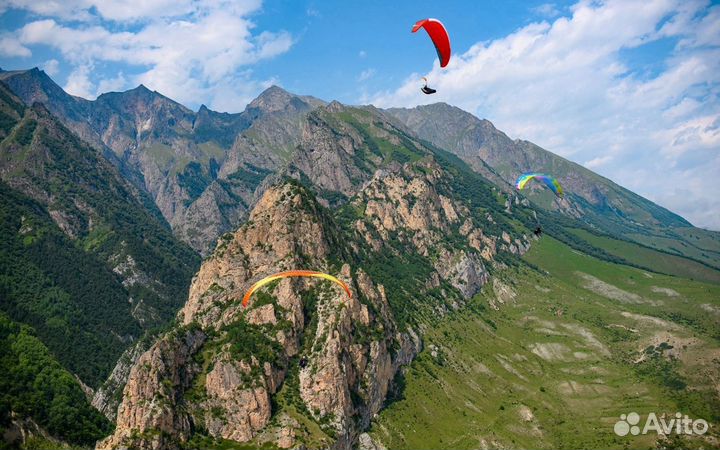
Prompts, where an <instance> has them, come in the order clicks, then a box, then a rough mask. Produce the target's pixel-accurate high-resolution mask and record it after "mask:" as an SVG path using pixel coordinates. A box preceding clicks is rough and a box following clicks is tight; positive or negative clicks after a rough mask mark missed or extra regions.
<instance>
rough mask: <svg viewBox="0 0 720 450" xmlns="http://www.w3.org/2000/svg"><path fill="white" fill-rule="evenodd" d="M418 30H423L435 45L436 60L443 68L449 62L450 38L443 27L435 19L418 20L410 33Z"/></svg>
mask: <svg viewBox="0 0 720 450" xmlns="http://www.w3.org/2000/svg"><path fill="white" fill-rule="evenodd" d="M420 28H425V31H427V34H428V35H429V36H430V39H432V41H433V44H435V50H437V54H438V59H440V67H445V66H447V65H448V63H449V62H450V53H451V51H450V36H448V32H447V30H446V29H445V26H444V25H443V24H442V22H440V21H439V20H437V19H423V20H419V21H418V22H417V23H416V24H415V26H414V27H413V28H412V32H413V33H414V32H416V31H417V30H419V29H420Z"/></svg>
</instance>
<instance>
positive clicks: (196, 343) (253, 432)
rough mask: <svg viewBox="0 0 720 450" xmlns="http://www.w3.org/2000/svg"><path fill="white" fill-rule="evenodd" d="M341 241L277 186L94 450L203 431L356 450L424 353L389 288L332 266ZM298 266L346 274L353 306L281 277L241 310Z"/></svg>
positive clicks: (323, 288) (145, 362) (147, 363)
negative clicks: (396, 382)
mask: <svg viewBox="0 0 720 450" xmlns="http://www.w3.org/2000/svg"><path fill="white" fill-rule="evenodd" d="M339 232H340V231H339V229H338V228H337V226H336V225H335V224H334V223H333V221H332V220H331V219H330V218H329V217H328V216H327V213H326V212H325V210H324V209H323V208H322V207H321V206H320V204H319V203H318V202H317V200H316V199H315V198H314V196H313V195H312V193H311V192H310V191H309V190H308V189H306V188H304V187H303V186H301V185H299V184H298V183H297V182H295V181H292V180H287V181H285V182H281V183H280V184H278V185H274V186H271V187H269V188H268V189H267V190H266V191H265V193H264V194H263V196H262V198H261V199H260V201H259V202H258V203H257V204H256V206H255V208H254V209H253V210H252V212H251V214H250V218H249V220H248V221H247V222H246V223H245V224H244V225H243V226H241V227H240V228H239V229H238V230H237V231H236V232H235V233H228V234H226V235H224V236H223V237H221V239H220V243H219V244H218V246H217V248H216V249H215V252H214V254H213V256H212V257H210V258H209V259H207V260H206V261H205V262H204V264H203V266H202V268H201V269H200V272H199V273H198V274H197V276H196V277H195V279H194V280H193V284H192V287H191V289H190V298H189V300H188V303H187V304H186V305H185V307H184V308H183V310H182V311H181V313H180V319H181V322H182V323H183V324H184V325H183V326H179V327H176V329H174V330H173V331H171V332H169V333H167V334H166V335H165V336H164V337H162V338H161V339H160V340H159V341H158V342H157V343H156V344H155V345H153V346H152V347H151V348H150V349H149V350H148V351H147V352H146V353H145V354H144V355H143V356H141V357H140V358H139V360H138V362H137V363H136V364H135V365H134V367H133V368H132V370H131V373H130V377H129V381H128V384H127V386H126V387H125V390H124V395H123V403H122V404H121V406H120V408H119V409H118V419H117V429H116V431H115V434H114V435H113V436H111V437H110V438H108V439H107V440H105V441H103V442H101V443H100V444H99V446H98V447H99V448H113V447H115V446H118V445H120V446H129V447H132V448H174V447H176V446H177V443H178V442H183V441H187V440H188V439H189V438H190V437H191V435H192V433H193V431H192V430H196V431H195V432H198V431H197V430H204V431H203V432H205V433H207V434H208V435H209V436H211V437H213V438H217V439H220V438H222V439H231V440H235V441H240V442H253V444H254V445H256V446H261V445H263V444H264V443H272V444H274V445H276V446H280V447H282V448H289V447H296V446H301V445H303V444H304V445H306V446H307V447H308V448H326V447H329V446H331V445H336V446H337V448H342V449H349V448H351V446H352V444H353V442H355V441H356V439H357V436H358V434H359V432H360V431H362V429H364V427H366V426H367V424H368V423H369V421H370V418H371V417H373V415H374V414H375V413H377V412H378V411H379V410H380V408H381V407H382V405H383V402H384V400H385V396H386V395H387V392H388V389H389V386H390V384H391V380H392V379H393V377H394V375H395V373H396V372H397V370H398V368H399V367H400V365H403V364H407V363H408V362H409V361H410V360H412V358H413V357H414V356H415V355H416V354H417V352H418V351H419V349H420V345H421V344H420V341H419V339H418V338H417V336H416V335H415V333H414V332H413V331H412V330H407V331H405V332H401V331H399V330H398V329H397V327H396V325H395V322H394V321H393V317H392V313H391V312H390V308H389V305H388V302H387V298H386V297H385V290H384V288H383V287H382V286H379V285H377V284H375V283H374V282H373V280H372V279H371V278H370V277H369V276H368V275H367V274H366V273H365V272H364V271H363V270H362V269H360V268H355V269H353V267H351V265H350V263H349V262H346V261H342V260H341V261H340V263H339V264H338V263H333V262H332V260H333V258H332V255H333V253H335V252H336V251H337V249H338V248H340V247H342V246H344V245H346V244H345V243H343V242H341V241H340V240H339V239H338V238H337V237H335V236H336V235H337V234H338V233H339ZM298 268H305V269H314V270H321V271H325V272H329V273H332V274H334V275H336V276H338V277H339V278H341V279H342V280H343V281H345V282H346V283H347V284H348V285H349V286H350V287H351V290H352V293H353V294H352V297H348V296H347V295H346V294H345V293H344V292H343V291H342V289H340V288H337V287H336V286H334V285H333V284H332V283H327V282H322V281H318V280H314V279H313V280H308V279H303V278H301V279H283V280H281V281H280V282H279V283H277V284H275V285H270V286H269V287H268V288H263V290H262V291H261V292H259V293H257V294H255V295H254V296H253V298H252V299H251V302H250V305H249V307H248V308H247V309H244V308H243V307H242V306H241V305H240V299H241V298H242V296H243V294H244V292H245V291H246V290H247V289H248V288H249V286H250V284H251V283H252V282H254V281H256V280H258V279H260V278H262V277H264V276H267V275H270V274H272V273H275V272H277V271H280V270H287V269H298ZM391 349H392V350H391ZM301 361H302V362H301ZM166 380H167V381H166ZM278 398H280V399H278ZM273 402H275V405H276V407H271V405H272V404H273ZM290 411H292V414H290V413H289V412H290ZM298 414H300V416H298ZM298 417H303V419H302V420H304V421H307V420H309V421H312V422H315V423H317V424H318V426H317V431H309V430H308V429H307V427H304V426H302V425H300V423H299V422H298ZM271 419H274V420H272V421H271Z"/></svg>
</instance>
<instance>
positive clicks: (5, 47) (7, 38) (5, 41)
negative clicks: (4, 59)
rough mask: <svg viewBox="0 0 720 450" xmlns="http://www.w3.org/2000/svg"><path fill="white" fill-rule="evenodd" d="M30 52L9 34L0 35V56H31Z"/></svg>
mask: <svg viewBox="0 0 720 450" xmlns="http://www.w3.org/2000/svg"><path fill="white" fill-rule="evenodd" d="M31 55H32V52H31V51H30V49H29V48H27V47H25V46H24V45H22V43H20V40H19V39H18V38H17V37H16V36H13V35H12V34H10V33H4V34H2V35H0V56H9V57H13V56H21V57H28V56H31Z"/></svg>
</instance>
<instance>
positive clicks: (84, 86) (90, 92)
mask: <svg viewBox="0 0 720 450" xmlns="http://www.w3.org/2000/svg"><path fill="white" fill-rule="evenodd" d="M90 69H91V68H90V67H89V66H85V65H83V66H78V67H77V68H75V70H73V71H72V72H70V76H68V79H67V83H66V84H65V87H64V88H63V89H65V91H66V92H67V93H68V94H72V95H76V96H78V97H83V98H91V99H92V98H95V96H94V94H95V86H94V85H93V83H92V81H90V77H89V73H90Z"/></svg>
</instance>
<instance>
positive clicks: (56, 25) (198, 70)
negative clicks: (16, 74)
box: [0, 0, 294, 111]
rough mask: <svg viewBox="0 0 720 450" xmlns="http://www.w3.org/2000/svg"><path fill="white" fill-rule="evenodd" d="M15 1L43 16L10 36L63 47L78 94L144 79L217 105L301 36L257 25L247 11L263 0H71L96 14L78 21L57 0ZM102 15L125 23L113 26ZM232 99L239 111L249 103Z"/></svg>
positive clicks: (239, 94) (174, 94) (240, 92)
mask: <svg viewBox="0 0 720 450" xmlns="http://www.w3.org/2000/svg"><path fill="white" fill-rule="evenodd" d="M10 1H11V3H10V6H11V7H15V8H22V9H26V10H29V11H32V12H34V13H36V14H38V15H41V16H44V18H42V19H37V20H34V21H32V22H29V23H26V24H25V25H24V26H23V27H22V28H20V29H19V30H16V31H15V32H14V33H12V34H10V36H11V37H12V38H13V39H15V40H16V41H17V43H18V44H19V45H21V46H24V47H25V48H27V47H31V46H36V45H42V46H47V47H50V48H52V49H54V50H56V51H58V52H59V54H60V55H61V56H62V59H64V60H65V61H66V62H67V63H69V65H70V66H71V67H72V72H71V75H70V77H69V79H68V82H67V86H68V87H69V88H71V89H73V94H75V95H88V96H90V97H92V96H94V95H95V94H96V93H101V92H104V90H106V89H120V88H123V87H130V86H132V85H137V84H139V83H143V84H145V85H146V86H147V87H148V88H150V89H153V90H157V91H158V92H161V93H163V94H164V95H167V96H168V97H171V98H173V99H175V100H177V101H179V102H181V103H186V104H191V105H197V104H200V103H206V102H207V99H208V98H210V99H217V100H216V101H215V103H213V102H212V101H211V102H209V106H210V107H211V108H216V107H218V105H219V104H223V105H227V104H228V103H229V102H228V101H226V100H225V99H227V98H236V99H239V98H244V93H245V91H246V87H247V86H260V85H264V84H265V83H266V82H267V80H252V79H251V78H250V77H249V75H248V72H247V69H248V68H249V67H250V66H252V65H253V64H255V63H257V62H259V61H261V60H265V59H269V58H273V57H276V56H278V55H280V54H282V53H285V52H287V51H288V50H289V49H290V48H291V47H292V45H293V43H294V41H293V37H292V36H291V35H290V34H289V33H287V32H285V31H282V30H280V31H267V30H266V31H262V32H259V33H253V31H254V28H255V24H254V23H253V22H252V21H251V20H250V19H249V18H248V16H249V15H250V14H252V13H255V12H257V11H258V10H259V9H260V7H261V1H260V0H234V1H228V0H103V1H102V2H101V1H96V0H68V9H70V10H77V11H79V13H78V14H79V17H84V16H83V14H81V13H85V14H88V15H90V16H91V17H90V19H89V20H87V21H85V22H72V23H70V22H68V18H67V15H66V14H65V13H64V12H63V10H62V8H59V7H57V4H56V3H55V2H54V0H48V1H39V2H28V1H26V0H10ZM100 18H102V19H104V20H105V21H112V22H116V23H120V24H125V25H123V26H119V27H118V26H111V25H109V24H107V23H106V22H103V21H102V20H99V19H100ZM127 24H130V25H131V26H127ZM1 51H2V41H1V40H0V52H1ZM28 51H29V50H28ZM100 62H112V63H120V64H124V65H125V66H129V68H128V69H127V70H126V71H125V73H133V75H128V76H125V75H122V74H121V75H119V76H111V77H109V78H107V77H103V76H102V75H101V74H99V73H94V72H92V71H88V68H89V67H93V66H95V67H101V66H102V65H101V64H98V63H100ZM103 78H106V79H103ZM239 82H244V83H245V85H239V84H238V83H239ZM95 85H97V90H96V89H94V87H95ZM256 92H257V91H255V93H256ZM233 104H234V105H236V108H237V109H233V111H237V110H242V109H243V107H244V104H243V105H239V104H236V103H233Z"/></svg>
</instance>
